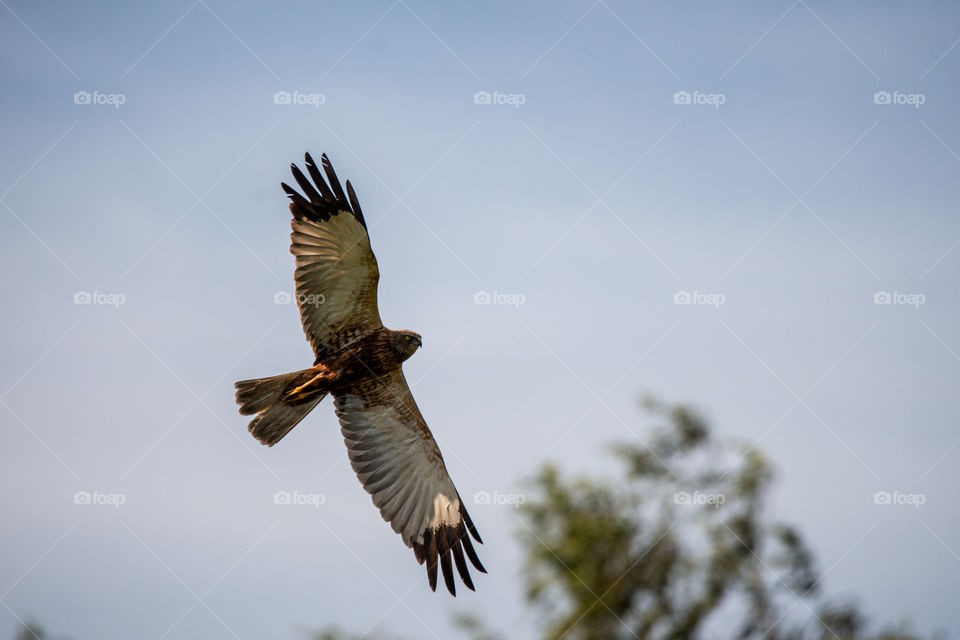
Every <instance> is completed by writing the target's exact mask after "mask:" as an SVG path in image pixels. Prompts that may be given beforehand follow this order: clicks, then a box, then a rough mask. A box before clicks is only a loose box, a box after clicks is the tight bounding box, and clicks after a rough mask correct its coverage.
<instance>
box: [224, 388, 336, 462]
mask: <svg viewBox="0 0 960 640" xmlns="http://www.w3.org/2000/svg"><path fill="white" fill-rule="evenodd" d="M302 373H303V371H294V372H293V373H284V374H281V375H279V376H273V377H270V378H257V379H255V380H241V381H240V382H237V383H236V384H235V386H236V388H237V404H238V405H240V413H241V414H242V415H255V416H256V417H255V418H254V419H253V420H251V421H250V425H249V426H248V427H247V428H248V430H249V431H250V433H251V434H253V437H254V438H256V439H257V440H259V441H260V443H261V444H265V445H267V446H268V447H272V446H273V445H275V444H276V443H278V442H279V441H280V440H281V439H282V438H283V437H284V436H285V435H287V434H288V433H290V430H291V429H293V428H294V427H295V426H297V425H298V424H299V423H300V421H301V420H303V419H304V418H305V417H306V416H307V414H308V413H310V411H311V409H313V408H314V407H315V406H317V404H318V403H319V402H320V401H321V400H323V399H324V398H325V397H326V395H327V394H323V395H320V396H316V397H314V398H312V399H311V400H310V401H308V402H301V403H296V404H288V403H286V402H284V401H283V400H282V399H281V396H282V395H283V391H284V389H286V388H287V385H289V384H290V383H291V382H292V381H293V380H294V379H296V378H297V376H299V375H301V374H302Z"/></svg>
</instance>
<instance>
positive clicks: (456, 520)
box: [430, 493, 460, 529]
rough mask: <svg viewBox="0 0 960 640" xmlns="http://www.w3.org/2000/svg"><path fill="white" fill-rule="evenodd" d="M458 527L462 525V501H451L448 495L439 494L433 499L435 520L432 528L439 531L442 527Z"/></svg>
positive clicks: (431, 524)
mask: <svg viewBox="0 0 960 640" xmlns="http://www.w3.org/2000/svg"><path fill="white" fill-rule="evenodd" d="M445 524H446V525H449V526H451V527H456V526H457V525H458V524H460V499H459V498H454V499H453V501H451V500H450V498H448V497H447V496H446V495H444V494H442V493H438V494H437V495H436V496H435V497H434V499H433V520H432V521H431V522H430V528H432V529H439V528H440V526H441V525H445Z"/></svg>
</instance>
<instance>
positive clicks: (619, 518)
mask: <svg viewBox="0 0 960 640" xmlns="http://www.w3.org/2000/svg"><path fill="white" fill-rule="evenodd" d="M645 405H646V408H647V409H648V410H649V411H650V412H652V413H653V414H654V415H655V416H656V417H657V418H658V419H659V420H660V421H661V422H662V424H660V425H659V426H657V427H655V428H654V430H653V432H652V437H651V439H650V441H649V443H637V442H631V443H624V444H619V445H616V446H615V447H614V448H613V455H614V456H615V457H616V458H618V459H619V461H620V463H621V464H620V466H621V468H622V470H623V472H622V475H621V477H619V478H617V479H616V480H614V481H610V480H602V479H597V478H588V477H578V478H572V479H570V478H566V477H565V476H564V475H563V474H562V473H561V471H560V470H559V469H558V468H557V467H556V466H554V465H549V464H548V465H546V466H544V467H543V468H542V470H541V471H540V473H539V474H538V475H537V476H536V478H535V480H534V482H533V487H532V494H533V495H532V497H529V496H528V499H527V501H526V503H525V504H524V505H523V507H522V509H521V512H520V513H521V520H522V525H523V526H522V527H521V529H520V534H521V535H520V539H521V543H522V544H523V546H524V549H525V551H526V558H527V562H526V572H525V573H526V596H527V599H528V600H529V601H530V602H531V603H533V604H534V605H535V606H537V607H538V608H539V609H540V610H541V612H542V613H543V620H544V637H545V638H547V639H550V640H558V639H560V638H565V639H567V640H592V639H594V638H596V639H601V638H602V639H619V638H623V639H626V638H640V639H641V640H648V639H649V640H679V639H681V638H697V637H701V636H702V635H704V634H705V632H706V631H707V630H710V631H712V632H713V633H711V635H713V636H718V634H719V637H731V638H739V639H742V640H750V639H756V640H760V639H765V640H814V639H823V640H826V639H828V638H836V639H837V640H853V639H858V640H861V639H867V638H876V639H877V640H880V639H881V638H883V639H886V640H894V639H903V640H907V639H911V638H915V637H916V636H914V635H912V634H910V633H909V632H907V631H904V630H902V629H887V630H885V631H882V632H881V633H880V635H875V636H871V635H868V634H867V633H866V631H865V627H866V625H865V622H864V619H863V616H862V615H861V614H860V613H859V612H858V610H857V609H856V607H855V606H853V605H852V604H848V603H836V602H830V601H828V600H827V599H825V598H824V597H821V596H820V594H819V591H820V589H819V587H820V584H819V578H818V573H817V572H816V570H815V569H814V563H813V558H812V554H811V553H810V551H809V549H808V548H807V547H806V545H805V544H804V541H803V538H802V536H801V534H800V533H799V532H798V531H797V530H796V529H795V528H793V527H791V526H788V525H786V524H782V523H776V522H769V521H768V520H767V519H766V516H765V509H764V502H765V500H766V499H767V497H768V494H769V490H770V486H771V480H772V473H771V469H770V466H769V464H768V463H767V461H766V460H765V458H764V456H763V455H762V454H761V453H760V451H758V450H756V449H754V448H750V447H747V446H745V445H743V444H739V443H724V442H721V441H719V440H718V439H717V438H716V437H714V436H713V435H712V434H711V433H710V430H709V428H708V425H707V424H706V422H705V421H704V420H703V418H702V417H701V416H699V415H698V414H697V413H696V412H694V411H692V410H691V409H689V408H687V407H685V406H681V405H675V406H670V405H665V404H662V403H659V402H656V401H653V400H648V401H646V403H645ZM798 603H799V604H798ZM798 610H799V611H798ZM798 612H806V614H807V615H806V616H805V618H806V619H805V620H801V621H799V622H798V621H797V618H798V616H797V615H796V614H797V613H798ZM799 617H804V616H799Z"/></svg>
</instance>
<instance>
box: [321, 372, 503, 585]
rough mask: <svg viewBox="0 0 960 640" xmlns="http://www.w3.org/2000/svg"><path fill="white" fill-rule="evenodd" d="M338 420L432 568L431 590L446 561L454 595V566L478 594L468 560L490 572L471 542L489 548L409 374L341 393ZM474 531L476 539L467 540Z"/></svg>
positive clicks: (362, 473)
mask: <svg viewBox="0 0 960 640" xmlns="http://www.w3.org/2000/svg"><path fill="white" fill-rule="evenodd" d="M334 398H335V407H336V410H337V417H338V418H339V419H340V428H341V431H342V432H343V437H344V439H345V440H346V444H347V452H348V454H349V456H350V464H351V465H352V466H353V470H354V471H356V473H357V476H358V477H359V478H360V482H361V483H362V484H363V488H364V489H366V490H367V492H368V493H369V494H370V495H371V496H372V497H373V504H375V505H376V506H377V508H378V509H380V515H382V516H383V519H384V520H386V521H387V522H389V523H390V526H391V527H393V530H394V531H396V532H397V533H399V534H400V536H401V537H402V538H403V541H404V543H406V545H407V546H408V547H413V552H414V554H415V555H416V558H417V562H419V563H420V564H424V563H426V566H427V577H428V579H429V581H430V588H431V589H433V590H436V588H437V563H438V561H439V564H440V567H441V570H442V571H443V578H444V581H445V582H446V584H447V589H448V590H449V591H450V593H451V594H453V595H456V586H455V584H454V578H453V566H452V564H451V556H452V563H453V564H455V565H456V566H457V571H458V572H459V573H460V578H461V579H462V580H463V583H464V584H465V585H467V587H468V588H469V589H471V590H473V581H472V580H471V579H470V573H469V571H468V570H467V563H466V561H465V560H464V557H463V556H464V553H466V556H467V558H469V559H470V562H472V563H473V566H474V567H476V568H477V570H479V571H481V572H483V573H486V569H484V568H483V565H482V564H480V560H479V558H477V554H476V551H474V548H473V543H472V542H471V541H470V535H473V537H474V539H476V541H477V542H483V541H482V540H481V539H480V535H479V534H478V533H477V529H476V527H474V526H473V522H471V520H470V516H469V515H467V510H466V508H465V507H464V506H463V503H462V502H461V501H460V496H459V494H458V493H457V489H456V487H454V486H453V481H452V480H451V479H450V476H449V475H448V474H447V468H446V466H445V465H444V463H443V457H442V456H441V455H440V449H439V448H438V447H437V443H436V441H435V440H434V439H433V435H432V434H431V433H430V429H429V428H427V423H426V422H425V421H424V419H423V416H422V415H421V414H420V410H419V409H418V408H417V403H416V402H415V401H414V399H413V394H411V393H410V388H409V387H408V386H407V381H406V379H405V378H404V377H403V372H402V371H401V370H400V368H399V367H398V368H397V369H396V370H394V371H393V372H391V373H389V374H387V375H385V376H383V377H380V378H377V377H370V378H368V379H367V380H364V381H363V382H361V383H358V384H357V385H355V386H354V387H352V388H350V389H347V390H344V391H340V392H335V393H334ZM468 532H469V534H468Z"/></svg>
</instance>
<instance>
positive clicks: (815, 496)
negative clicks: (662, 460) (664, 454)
mask: <svg viewBox="0 0 960 640" xmlns="http://www.w3.org/2000/svg"><path fill="white" fill-rule="evenodd" d="M0 5H2V6H0V51H2V62H0V86H2V91H0V105H2V109H0V143H2V147H3V149H4V153H3V154H0V204H2V206H0V246H2V251H0V263H2V269H3V271H2V273H3V278H2V280H0V287H2V289H0V294H2V300H3V301H4V309H5V312H4V313H3V314H2V316H0V323H2V324H0V329H2V330H3V335H5V336H7V337H6V338H5V339H4V352H3V358H2V364H0V401H2V402H0V421H2V425H3V427H2V428H3V438H4V446H3V448H2V449H0V467H2V469H3V474H4V482H3V489H2V490H0V511H2V512H3V513H4V514H5V517H4V518H3V519H2V520H0V538H2V540H3V551H2V552H0V603H2V604H3V605H4V606H3V607H0V636H3V637H10V636H11V635H12V634H13V633H14V630H15V628H16V624H17V617H18V616H19V617H21V618H24V619H26V618H27V617H33V618H36V619H38V620H40V621H42V622H43V623H44V624H45V625H46V626H47V627H48V628H49V629H50V630H52V631H53V632H55V633H57V634H67V635H70V637H72V638H75V639H77V640H82V639H88V638H89V639H92V638H97V639H98V640H110V639H114V638H115V639H121V638H123V639H126V638H160V637H163V638H169V639H176V638H201V637H202V638H205V639H210V638H233V637H240V638H265V637H276V638H296V637H302V635H301V634H302V633H303V631H304V630H305V629H311V628H319V627H322V626H324V625H326V624H330V623H335V624H338V625H341V626H343V627H345V628H350V629H354V630H356V631H363V630H365V629H370V628H374V629H378V630H382V631H392V632H397V633H400V634H404V635H407V636H408V637H411V638H413V637H422V638H430V637H438V638H446V637H448V633H449V629H450V618H451V616H452V615H453V614H454V613H455V612H458V611H461V612H475V613H478V614H480V615H482V616H484V617H485V618H486V619H488V620H489V621H490V623H491V624H492V625H494V626H496V627H499V628H502V629H508V630H513V631H514V634H515V636H516V637H529V636H531V635H532V633H533V630H534V628H535V627H534V625H535V622H536V618H535V616H534V615H533V614H532V613H531V612H530V611H528V610H527V609H526V607H525V605H524V604H523V601H522V588H521V583H520V582H519V580H518V562H519V561H520V553H519V549H518V547H517V546H516V545H515V542H514V533H515V531H516V530H517V528H518V527H519V526H520V525H519V522H518V520H517V519H516V518H515V517H514V513H513V508H512V507H511V506H508V505H482V504H474V501H473V496H474V494H475V493H476V492H481V491H486V492H491V493H492V492H500V493H501V494H522V492H523V491H524V488H523V484H522V481H523V479H524V478H525V477H527V478H528V477H529V474H530V472H531V471H532V470H534V469H535V468H536V467H537V466H538V465H539V464H541V463H542V462H544V461H545V460H548V459H549V460H553V461H556V462H558V463H559V464H561V465H563V466H565V467H567V468H569V469H570V470H571V471H573V470H581V471H589V472H594V473H608V472H609V467H610V464H609V458H608V457H607V456H606V453H605V446H606V445H607V444H608V443H610V442H611V441H614V440H634V441H635V440H637V439H638V438H642V437H644V436H645V435H646V433H648V431H649V429H650V427H651V426H652V424H651V422H650V420H649V419H648V418H647V417H645V416H644V415H642V414H641V413H640V412H639V411H638V409H637V403H636V400H637V397H638V396H639V394H641V393H646V392H648V393H653V394H656V395H657V396H659V397H662V398H663V399H666V400H669V401H685V402H690V403H693V404H695V405H696V406H698V407H700V408H701V409H702V410H703V411H704V413H705V414H706V416H707V417H708V418H709V419H710V421H711V422H712V423H713V424H715V425H716V428H717V430H718V431H719V433H720V434H721V435H722V436H723V437H725V438H737V439H741V440H744V441H746V442H748V443H758V446H759V447H761V448H762V449H763V450H764V451H766V452H767V453H768V455H769V457H770V458H771V460H772V462H773V464H774V466H775V469H776V471H777V474H778V476H777V477H778V482H777V484H776V488H775V494H774V498H775V499H774V501H773V503H772V504H771V512H772V515H774V516H776V517H779V518H782V519H785V520H787V521H789V522H792V523H794V524H796V525H798V526H799V527H800V528H801V529H802V530H804V531H805V532H806V533H807V535H808V536H809V540H810V542H811V544H812V546H813V548H814V550H815V552H816V556H817V559H818V566H819V569H820V570H821V571H825V572H826V575H825V577H824V578H823V580H824V586H825V589H826V591H827V593H830V594H837V595H842V596H850V597H855V598H857V599H858V601H859V602H860V603H861V604H862V605H863V607H864V609H865V610H866V612H867V613H868V614H869V615H871V617H877V618H879V619H882V620H887V621H897V620H900V619H906V618H912V619H913V620H914V621H915V622H916V623H917V626H918V627H919V628H920V629H922V630H925V631H931V630H935V629H943V630H945V631H947V632H949V633H950V634H951V636H956V635H957V634H960V610H958V608H957V607H956V596H957V593H958V592H960V506H958V502H957V490H958V487H960V471H958V468H960V464H958V463H960V444H958V442H960V440H958V438H960V430H958V428H957V427H958V415H960V398H958V396H957V394H956V389H957V381H958V378H960V323H958V320H960V297H958V291H957V287H956V283H957V276H958V273H960V248H958V247H957V245H958V241H960V217H958V216H957V203H958V202H960V179H958V178H960V156H958V153H960V121H958V119H957V104H958V100H960V86H958V77H960V45H958V42H960V40H958V39H960V6H958V5H957V4H956V3H953V2H947V1H943V2H932V1H918V2H886V3H876V2H852V3H840V6H837V4H836V3H827V2H821V1H804V0H797V1H796V2H792V3H791V2H790V1H789V0H786V1H783V2H780V1H777V2H753V3H736V4H731V3H726V2H724V3H715V2H673V3H630V2H622V1H618V0H597V1H595V2H590V1H589V0H585V1H583V2H579V1H578V2H550V3H525V2H519V3H518V2H482V3H464V4H461V5H459V6H457V8H456V9H451V8H450V7H449V4H448V3H427V2H418V1H414V0H397V1H396V2H393V3H391V2H370V3H359V4H349V5H348V4H346V3H342V4H333V3H318V2H302V3H301V2H281V3H236V2H225V1H223V0H196V1H194V2H191V1H190V0H185V1H183V2H172V3H130V2H112V3H110V2H25V1H22V0H2V2H0ZM878 92H880V93H878ZM307 150H309V151H311V152H312V153H314V154H316V155H319V154H320V153H321V152H324V151H325V152H327V153H328V154H329V155H330V157H331V159H332V161H333V163H334V166H335V167H336V169H337V171H338V173H339V174H340V176H341V178H344V179H345V178H350V179H351V182H352V183H353V184H354V186H355V187H356V190H357V192H358V194H359V198H360V202H361V204H362V205H363V208H364V211H365V213H366V216H367V219H368V221H369V226H370V233H371V237H372V244H373V247H374V250H375V251H376V254H377V257H378V259H379V262H380V269H381V272H382V278H381V283H380V284H381V287H380V307H381V315H382V317H383V318H384V320H385V322H386V324H387V325H388V326H390V327H392V328H409V329H414V330H416V331H418V332H419V333H421V334H422V335H423V336H424V348H423V349H422V351H421V352H418V353H417V354H416V355H415V356H414V358H413V359H411V360H410V361H409V362H408V363H407V364H406V365H405V367H404V368H405V371H406V373H407V378H408V379H409V380H410V381H411V383H412V385H413V387H414V393H415V395H416V398H417V400H418V402H419V404H420V407H421V409H422V411H423V413H424V415H425V416H426V418H427V420H428V422H429V423H430V425H431V427H432V428H433V431H434V433H435V435H436V437H437V439H438V441H439V442H440V445H441V447H442V450H443V452H444V454H445V457H446V460H447V466H448V468H449V470H450V473H451V475H452V477H453V479H454V480H455V482H456V483H457V486H458V488H459V490H460V493H461V495H462V496H464V499H465V500H466V501H467V503H468V507H469V508H470V511H471V514H472V516H473V519H474V520H475V521H476V523H477V525H478V527H479V529H480V531H481V534H482V535H483V538H484V541H485V543H486V544H484V545H483V546H482V547H480V548H479V553H480V556H481V558H482V560H483V562H484V563H485V565H486V566H487V568H488V570H489V572H490V573H489V575H488V576H481V577H479V578H478V579H477V587H478V592H477V593H476V594H471V593H467V594H466V595H464V596H463V597H458V598H457V599H456V600H453V599H451V598H450V597H449V596H448V595H447V594H445V593H436V594H434V593H431V592H430V591H429V588H428V587H427V584H426V579H425V576H424V575H423V570H422V568H421V567H420V566H418V565H417V564H416V562H415V561H414V558H413V554H412V552H410V551H409V550H407V549H406V548H405V547H404V546H403V544H402V542H401V541H400V539H399V537H398V536H396V535H395V534H394V533H393V532H392V531H391V530H390V528H389V526H387V525H386V524H385V523H383V522H382V521H381V519H380V516H379V513H378V512H377V510H376V509H374V508H373V506H372V505H371V503H370V499H369V497H368V496H367V495H366V493H365V492H364V491H363V489H362V488H361V487H360V484H359V482H358V481H357V480H356V478H355V476H354V474H353V472H352V471H351V470H350V468H349V465H348V464H347V463H346V458H345V449H344V446H343V442H342V438H341V436H340V433H339V428H338V425H337V423H336V420H335V417H334V415H333V410H332V406H331V405H330V403H329V402H326V403H324V404H323V405H321V406H320V407H318V409H317V410H315V411H314V413H313V414H312V415H311V416H310V417H309V418H308V419H307V420H306V421H304V422H303V423H302V424H301V425H300V426H298V427H297V428H296V430H294V431H293V432H292V433H291V434H290V435H289V436H287V438H286V439H284V440H283V442H281V443H280V444H279V445H278V446H276V447H274V448H272V449H268V448H265V447H261V446H260V445H259V444H257V443H256V442H255V441H254V440H253V439H252V438H251V437H250V436H249V434H248V433H247V432H246V422H247V420H246V419H245V418H243V417H241V416H239V415H238V414H237V412H236V407H235V404H234V400H233V382H234V381H235V380H238V379H244V378H251V377H260V376H266V375H270V374H274V373H281V372H285V371H290V370H295V369H300V368H303V367H305V366H307V365H309V364H310V363H311V361H312V356H311V354H310V351H309V348H308V346H307V344H306V342H305V341H304V339H303V337H302V334H301V330H300V325H299V321H298V316H297V312H296V310H295V308H294V307H293V306H292V305H285V304H275V303H274V298H275V295H276V294H277V293H282V292H289V291H290V290H291V288H292V277H291V276H292V270H293V259H292V257H291V256H290V254H289V251H288V241H289V237H288V236H289V227H288V220H289V213H288V211H287V208H286V203H285V198H284V196H283V193H282V192H281V190H280V188H279V182H280V181H281V180H288V179H289V178H288V176H289V171H288V164H289V163H290V162H291V161H296V162H301V160H302V156H303V152H304V151H307ZM481 292H487V293H489V294H491V303H490V304H476V303H475V296H476V295H477V294H478V293H481ZM494 292H496V294H497V295H495V296H494V295H492V294H494ZM684 292H686V294H687V295H688V296H689V297H687V296H685V295H684ZM85 294H87V295H88V296H89V297H86V295H85ZM675 299H676V300H678V301H680V302H683V301H689V302H690V304H677V303H676V302H675ZM77 302H89V303H88V304H78V303H77ZM884 302H887V304H882V303H884ZM511 303H513V304H511ZM278 491H287V492H291V493H293V492H299V494H304V495H310V496H315V498H314V500H313V501H314V502H319V501H321V500H322V504H318V505H315V506H311V505H281V504H275V503H274V494H275V493H276V492H278ZM78 492H89V496H90V501H91V502H101V503H107V504H76V503H75V494H77V493H78ZM877 492H889V495H890V497H891V502H892V503H894V504H877V503H876V500H875V494H876V493H877ZM894 492H896V493H894ZM84 495H85V494H82V493H81V496H80V498H81V499H80V502H83V501H84V500H83V496H84ZM885 495H887V494H881V495H880V498H881V500H880V502H883V498H884V496H885ZM319 496H322V498H321V497H319ZM118 502H122V504H115V503H118ZM897 502H899V503H901V504H895V503H897ZM911 502H912V503H914V504H905V503H911ZM919 502H922V504H916V503H919ZM110 503H114V504H110Z"/></svg>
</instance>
